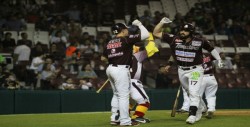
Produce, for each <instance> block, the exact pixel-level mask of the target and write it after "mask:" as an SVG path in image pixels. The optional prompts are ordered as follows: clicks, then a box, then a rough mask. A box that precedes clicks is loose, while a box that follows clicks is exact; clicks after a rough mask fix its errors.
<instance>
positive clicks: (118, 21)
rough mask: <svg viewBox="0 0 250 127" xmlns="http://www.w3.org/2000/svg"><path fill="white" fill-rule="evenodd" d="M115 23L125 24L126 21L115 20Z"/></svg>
mask: <svg viewBox="0 0 250 127" xmlns="http://www.w3.org/2000/svg"><path fill="white" fill-rule="evenodd" d="M114 22H115V23H125V20H124V19H115V20H114Z"/></svg>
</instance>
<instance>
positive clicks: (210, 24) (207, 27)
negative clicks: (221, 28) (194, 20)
mask: <svg viewBox="0 0 250 127" xmlns="http://www.w3.org/2000/svg"><path fill="white" fill-rule="evenodd" d="M199 26H200V27H201V28H202V31H203V34H214V33H215V27H214V21H213V18H212V15H211V14H208V13H203V18H202V19H201V20H200V24H199Z"/></svg>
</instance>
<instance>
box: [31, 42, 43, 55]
mask: <svg viewBox="0 0 250 127" xmlns="http://www.w3.org/2000/svg"><path fill="white" fill-rule="evenodd" d="M45 53H46V52H45V51H44V49H43V46H42V43H41V42H38V43H36V45H35V47H33V48H32V49H31V59H33V58H34V57H37V56H39V55H41V54H45Z"/></svg>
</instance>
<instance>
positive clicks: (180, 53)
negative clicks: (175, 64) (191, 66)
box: [175, 50, 196, 57]
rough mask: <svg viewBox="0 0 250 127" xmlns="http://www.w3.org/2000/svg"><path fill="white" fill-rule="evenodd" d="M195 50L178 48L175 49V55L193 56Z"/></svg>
mask: <svg viewBox="0 0 250 127" xmlns="http://www.w3.org/2000/svg"><path fill="white" fill-rule="evenodd" d="M195 54H196V53H195V52H184V51H180V50H176V51H175V55H176V56H182V57H195Z"/></svg>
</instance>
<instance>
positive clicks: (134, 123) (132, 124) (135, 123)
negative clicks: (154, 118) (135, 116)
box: [120, 120, 140, 126]
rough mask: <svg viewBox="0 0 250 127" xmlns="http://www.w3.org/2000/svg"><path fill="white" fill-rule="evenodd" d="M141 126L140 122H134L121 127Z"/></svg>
mask: <svg viewBox="0 0 250 127" xmlns="http://www.w3.org/2000/svg"><path fill="white" fill-rule="evenodd" d="M139 125H140V123H139V122H136V121H134V120H132V121H131V124H130V125H120V126H139Z"/></svg>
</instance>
